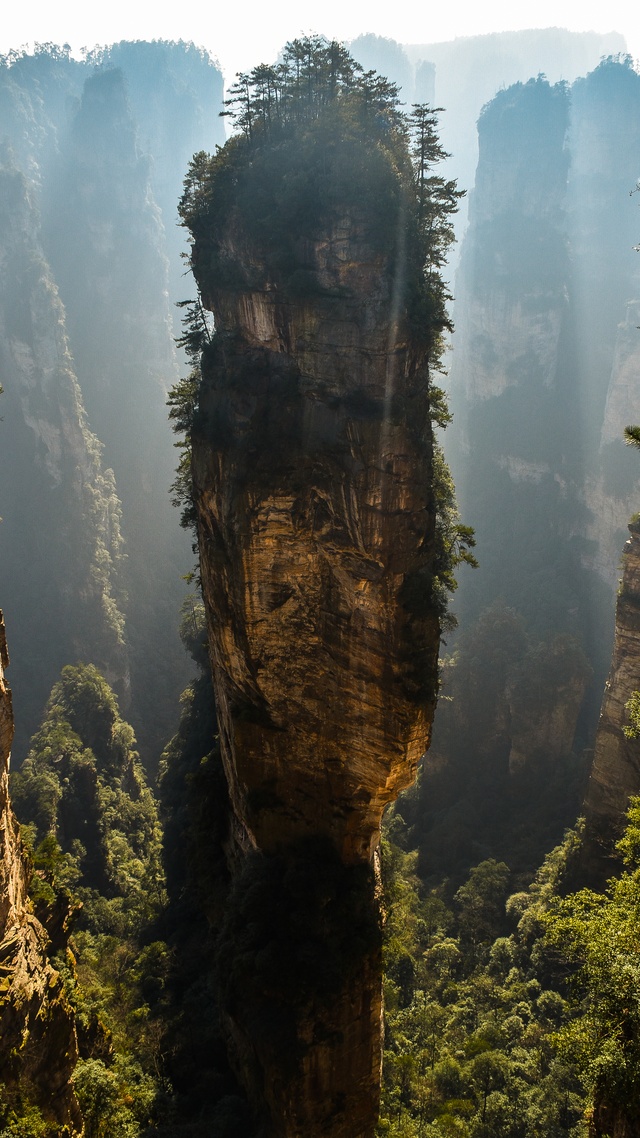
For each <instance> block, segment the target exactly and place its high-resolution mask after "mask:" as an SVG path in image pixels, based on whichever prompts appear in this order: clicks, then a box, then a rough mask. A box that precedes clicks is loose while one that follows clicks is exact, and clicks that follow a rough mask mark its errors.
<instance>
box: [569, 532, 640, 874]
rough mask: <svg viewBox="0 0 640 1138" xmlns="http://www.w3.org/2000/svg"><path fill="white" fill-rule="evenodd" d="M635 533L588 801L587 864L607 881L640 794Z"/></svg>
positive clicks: (627, 553)
mask: <svg viewBox="0 0 640 1138" xmlns="http://www.w3.org/2000/svg"><path fill="white" fill-rule="evenodd" d="M629 532H630V535H631V536H630V537H629V540H628V541H627V544H626V546H625V550H624V554H623V558H622V581H621V584H620V591H619V594H618V601H617V605H616V626H615V640H614V648H613V657H612V660H611V671H610V672H609V677H608V679H607V683H606V687H605V691H604V697H603V701H602V710H601V712H600V720H599V723H598V731H597V735H596V742H595V751H594V756H593V765H592V768H591V774H590V777H589V784H588V787H587V793H586V797H585V803H584V812H585V818H586V825H585V836H584V842H583V849H582V852H581V855H580V858H581V864H582V867H583V870H584V872H585V873H586V874H587V875H588V876H589V877H591V878H594V879H597V881H598V882H599V883H600V884H601V885H604V882H605V881H606V880H607V879H608V878H609V877H611V875H612V873H613V872H615V870H616V869H617V867H618V862H617V860H616V858H615V843H616V841H617V840H618V838H620V837H621V836H622V831H623V829H624V823H625V814H626V811H627V808H628V805H629V797H630V795H635V794H638V793H639V792H640V742H639V741H638V740H637V739H627V737H626V736H625V734H624V727H625V725H626V724H627V723H628V719H629V717H628V714H627V712H626V710H625V704H626V703H627V701H628V700H629V699H630V698H631V695H632V693H633V692H634V691H638V690H640V653H639V652H638V635H639V634H640V523H638V522H635V521H632V522H631V523H630V524H629Z"/></svg>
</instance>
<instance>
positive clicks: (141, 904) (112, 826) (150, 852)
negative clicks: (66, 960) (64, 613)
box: [12, 664, 164, 935]
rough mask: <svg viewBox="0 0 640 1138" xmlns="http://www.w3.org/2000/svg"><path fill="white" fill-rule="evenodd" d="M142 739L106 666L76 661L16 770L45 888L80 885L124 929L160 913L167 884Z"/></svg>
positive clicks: (98, 919) (89, 903)
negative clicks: (139, 750) (123, 712)
mask: <svg viewBox="0 0 640 1138" xmlns="http://www.w3.org/2000/svg"><path fill="white" fill-rule="evenodd" d="M134 746H135V738H134V735H133V731H132V729H131V727H130V726H129V724H128V723H125V722H124V720H122V719H121V718H120V715H119V712H118V705H117V702H116V698H115V696H114V694H113V692H112V691H111V689H110V687H109V685H108V684H107V682H106V681H105V680H104V678H103V677H102V676H101V675H100V673H99V672H98V670H97V668H95V667H93V665H83V664H79V665H77V666H76V667H71V666H68V667H66V668H64V669H63V671H62V675H61V678H60V680H59V681H58V683H57V684H56V685H55V686H54V688H53V690H52V692H51V697H50V699H49V702H48V705H47V711H46V715H45V719H44V722H43V724H42V727H41V728H40V730H39V731H38V733H37V734H36V735H35V736H34V738H33V741H32V747H31V750H30V752H29V755H28V756H27V758H26V760H25V762H24V763H23V766H22V768H21V769H20V771H18V772H16V773H15V774H13V775H12V798H13V802H14V806H15V809H16V812H17V814H18V817H19V818H21V819H22V820H23V821H25V822H29V823H31V824H32V825H33V826H34V827H35V835H34V844H36V845H37V849H36V854H35V868H36V873H35V877H34V884H35V886H36V888H40V885H39V881H47V880H49V881H50V882H51V880H53V879H54V878H55V880H56V881H57V882H58V884H59V885H60V886H61V887H67V886H71V885H72V886H73V887H74V889H75V891H76V892H77V894H78V896H79V897H80V898H81V900H82V902H83V904H84V909H85V919H86V920H88V921H89V922H94V923H95V925H96V927H97V926H99V927H100V928H101V930H102V931H105V932H107V931H114V932H115V931H117V932H119V933H120V934H121V935H128V934H129V933H131V932H134V931H137V930H139V929H140V928H141V927H142V926H143V925H144V923H145V922H146V921H148V920H150V919H151V917H152V915H153V914H154V912H157V911H158V908H159V906H161V904H162V901H163V888H164V886H163V872H162V867H161V861H160V841H161V837H160V825H159V820H158V816H157V808H156V804H155V802H154V799H153V796H152V794H151V791H150V790H149V787H148V786H147V785H146V779H145V776H144V773H143V771H142V767H141V765H140V762H139V759H138V756H137V754H136V752H135V751H134V750H133V747H134ZM38 843H39V844H38ZM56 858H57V861H56ZM43 859H44V860H43ZM46 859H48V861H46ZM45 862H46V864H45ZM63 870H64V871H63Z"/></svg>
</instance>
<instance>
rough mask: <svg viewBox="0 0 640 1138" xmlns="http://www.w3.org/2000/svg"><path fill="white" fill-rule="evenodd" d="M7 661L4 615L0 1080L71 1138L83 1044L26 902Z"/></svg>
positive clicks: (77, 1122) (0, 640) (0, 652)
mask: <svg viewBox="0 0 640 1138" xmlns="http://www.w3.org/2000/svg"><path fill="white" fill-rule="evenodd" d="M8 663H9V656H8V653H7V642H6V636H5V627H4V621H3V619H2V614H1V613H0V1081H1V1082H2V1083H3V1084H4V1085H5V1093H6V1094H7V1095H8V1096H9V1100H11V1097H12V1095H13V1094H14V1092H16V1091H17V1090H18V1089H19V1091H20V1093H21V1095H22V1096H23V1098H25V1099H26V1100H27V1101H29V1100H30V1101H31V1102H33V1103H35V1104H36V1105H38V1106H39V1107H40V1109H41V1110H42V1112H43V1114H44V1117H45V1118H46V1119H47V1120H48V1121H50V1122H53V1123H54V1124H57V1126H58V1130H57V1133H58V1134H59V1135H60V1138H65V1136H69V1138H71V1136H73V1135H76V1134H80V1133H81V1132H82V1119H81V1115H80V1110H79V1107H78V1103H77V1101H76V1098H75V1095H74V1093H73V1089H72V1086H71V1083H70V1078H71V1073H72V1071H73V1068H74V1066H75V1063H76V1061H77V1058H78V1046H77V1039H76V1032H75V1026H74V1019H73V1012H72V1010H71V1008H70V1007H69V1004H68V1003H67V1000H66V997H65V995H64V989H63V984H62V979H61V977H60V974H59V973H58V972H56V970H55V969H54V968H53V967H52V965H51V963H50V961H49V958H48V956H47V947H48V942H49V938H48V935H47V932H46V930H45V929H44V928H43V926H42V925H41V924H40V922H39V921H38V920H37V919H36V917H35V916H34V915H33V912H32V909H31V905H30V902H29V900H28V897H27V884H28V871H27V863H26V859H25V856H24V853H23V850H22V845H21V842H20V832H19V827H18V824H17V822H16V819H15V816H14V814H13V812H12V810H11V804H10V801H9V790H8V783H9V755H10V749H11V742H12V739H13V729H14V728H13V711H12V706H11V692H10V690H9V687H8V686H7V683H6V680H5V675H4V670H5V668H6V667H7V665H8Z"/></svg>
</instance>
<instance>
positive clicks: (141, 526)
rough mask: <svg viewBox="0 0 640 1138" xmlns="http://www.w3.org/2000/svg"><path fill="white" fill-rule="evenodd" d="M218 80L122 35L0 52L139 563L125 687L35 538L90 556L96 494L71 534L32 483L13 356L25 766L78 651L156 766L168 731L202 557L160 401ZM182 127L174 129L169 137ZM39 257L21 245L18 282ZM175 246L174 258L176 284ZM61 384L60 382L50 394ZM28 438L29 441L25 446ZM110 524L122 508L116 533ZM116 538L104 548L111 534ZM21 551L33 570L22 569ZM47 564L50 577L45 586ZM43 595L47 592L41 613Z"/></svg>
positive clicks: (67, 321) (68, 331)
mask: <svg viewBox="0 0 640 1138" xmlns="http://www.w3.org/2000/svg"><path fill="white" fill-rule="evenodd" d="M115 64H118V65H119V66H120V67H121V70H117V68H116V67H115V66H114V65H115ZM221 85H222V77H221V74H220V72H219V70H218V69H217V68H216V67H215V66H214V64H213V62H212V60H211V59H210V58H209V56H208V55H207V53H206V52H202V51H200V50H198V49H196V48H195V47H194V46H193V45H188V44H179V43H167V42H158V43H154V44H145V43H136V44H126V43H121V44H118V45H115V46H114V47H112V48H104V49H100V50H99V51H98V50H96V51H94V52H90V53H89V54H88V56H87V59H86V60H85V61H83V62H79V61H75V60H72V59H70V58H69V52H68V50H66V49H64V48H56V47H54V46H52V45H46V46H44V47H41V48H39V49H38V50H37V51H36V52H35V53H34V54H33V55H29V54H27V53H25V52H20V51H18V52H14V53H10V55H9V56H7V57H6V58H0V107H1V109H2V138H3V147H4V149H3V155H4V157H3V162H4V165H5V166H6V167H7V168H8V169H9V170H16V171H20V173H21V174H22V175H23V177H24V179H25V185H26V193H27V195H28V198H29V202H30V208H31V210H32V215H31V220H30V225H31V232H32V244H33V243H35V245H34V248H35V247H36V246H37V256H38V257H39V258H40V259H42V260H44V261H46V265H47V268H46V275H47V281H48V290H49V296H50V298H52V297H53V295H54V292H55V293H56V294H57V295H56V298H55V304H56V305H57V312H58V315H57V316H56V320H57V321H58V323H60V322H62V323H63V324H64V335H65V337H66V343H67V346H66V347H65V351H66V352H67V353H68V356H69V360H70V359H71V358H72V360H73V362H72V363H70V362H69V361H68V362H69V366H70V367H71V369H72V370H73V373H74V376H75V381H74V382H75V383H76V385H77V387H79V389H80V394H79V396H78V398H80V400H81V402H82V403H83V404H84V407H85V408H86V411H87V414H88V416H89V422H90V425H91V429H92V431H94V432H95V433H96V435H97V436H98V438H99V439H100V442H101V443H102V444H103V446H104V447H105V461H104V465H105V466H107V467H109V468H110V469H112V470H114V472H115V480H116V484H117V492H118V495H119V497H120V499H121V501H122V505H123V517H122V532H123V535H124V538H125V541H126V553H127V558H126V561H124V562H123V561H121V562H120V566H119V568H120V582H119V584H120V593H119V604H120V611H121V613H124V615H125V617H126V618H127V622H126V623H127V627H126V630H125V633H124V637H125V639H126V642H127V654H128V660H129V662H130V677H131V680H130V682H129V679H128V678H127V677H126V675H125V670H124V665H121V666H120V671H119V672H118V669H117V668H116V667H115V666H114V663H113V661H112V660H111V659H110V658H109V657H108V654H107V653H106V652H105V650H104V647H103V645H102V643H101V642H99V640H98V638H95V643H94V633H93V632H90V631H89V628H88V627H87V635H86V636H85V638H84V639H83V640H78V642H77V643H74V644H73V646H72V647H69V643H68V642H69V637H68V636H67V633H66V628H65V625H66V623H67V621H66V612H67V609H69V608H72V607H73V606H75V607H76V609H77V610H78V614H80V610H81V609H82V608H83V607H86V596H85V593H88V592H90V590H89V588H88V586H87V588H86V589H85V591H84V592H83V591H82V589H80V590H79V589H78V587H77V576H78V575H77V574H76V573H75V572H74V571H73V567H72V571H71V572H69V573H66V572H59V571H58V562H57V560H56V556H55V554H54V556H53V557H52V558H51V559H50V560H49V562H48V563H47V564H46V569H45V560H44V559H43V557H42V555H41V554H38V555H37V556H36V554H35V552H34V551H33V546H34V544H36V543H40V545H41V546H44V547H46V548H47V549H55V547H57V545H58V543H60V544H61V545H64V547H65V552H66V557H67V558H68V559H69V560H70V561H73V559H75V562H76V563H78V564H79V565H82V564H84V561H85V559H86V553H85V548H84V544H83V542H84V538H83V537H82V529H83V527H84V529H85V530H86V531H87V532H91V530H92V526H93V524H94V523H93V521H92V518H91V516H90V513H89V512H88V510H87V508H86V506H85V516H84V518H83V519H82V520H79V524H78V526H77V528H76V529H74V531H73V533H72V532H71V529H70V525H71V522H70V519H71V516H72V515H73V508H72V507H71V506H70V505H69V509H68V518H67V520H65V521H64V522H61V520H60V514H59V511H57V510H52V509H51V508H50V503H49V499H48V498H47V494H43V495H38V493H37V492H34V495H32V494H31V493H30V491H28V492H27V493H26V494H25V493H24V492H19V488H21V487H27V488H28V487H29V486H30V484H31V481H32V479H33V474H32V471H33V466H34V463H33V461H32V458H31V453H32V452H31V446H30V442H29V439H30V430H31V428H30V427H29V426H28V425H27V424H26V423H24V422H22V420H21V418H20V415H21V412H20V411H19V410H16V409H19V408H21V406H22V403H25V402H27V401H28V399H29V398H32V396H28V395H27V390H28V387H29V383H31V380H30V379H29V378H28V376H27V375H26V372H25V369H24V367H21V368H20V367H18V366H17V365H14V364H13V363H9V362H7V363H6V367H5V369H4V370H3V375H2V381H3V384H4V387H5V389H6V396H5V398H4V401H3V402H4V413H5V418H6V421H7V422H9V421H10V422H11V434H12V436H14V437H15V441H16V445H15V448H14V447H3V448H2V449H1V450H0V485H2V487H3V490H4V488H7V493H6V496H4V495H3V497H2V501H1V502H0V515H3V516H4V517H5V520H6V524H5V528H4V533H3V534H0V541H2V543H3V549H4V551H5V565H7V564H8V562H7V560H6V558H7V557H8V558H9V560H10V561H11V565H12V568H11V572H10V575H9V572H8V571H7V577H9V579H8V580H5V579H4V577H3V582H2V583H3V586H4V587H5V597H6V600H5V611H6V613H7V620H8V622H9V624H10V627H11V629H12V630H13V629H15V632H14V638H13V641H14V649H13V658H14V686H15V687H16V691H17V694H18V697H19V698H18V705H19V707H20V721H19V723H18V732H17V738H16V745H15V749H14V755H15V758H16V760H17V761H20V760H21V759H22V758H23V756H24V753H25V748H26V741H27V739H28V737H29V736H30V735H31V734H32V733H33V732H34V731H35V729H36V727H37V724H38V722H39V719H40V716H41V713H42V710H43V707H44V701H45V698H46V693H47V691H48V690H50V689H51V686H52V684H53V682H54V680H55V678H56V676H57V675H58V674H59V671H60V668H61V666H62V665H63V664H65V663H73V662H75V661H76V660H77V659H78V658H79V657H82V658H84V659H86V660H92V661H93V662H94V663H95V664H97V665H98V666H99V667H100V668H101V670H103V671H105V674H106V675H107V676H108V678H109V680H110V682H113V683H115V684H116V686H117V689H118V693H119V696H120V698H121V699H122V700H123V706H124V707H125V708H126V710H127V714H129V715H130V717H131V718H132V719H133V721H134V722H135V726H136V729H137V731H138V737H139V739H140V744H141V750H142V752H143V755H144V758H145V761H151V762H155V761H157V758H158V755H159V753H160V751H161V749H162V746H163V744H164V742H165V741H166V738H167V737H168V735H169V734H170V732H171V730H172V727H173V718H174V716H175V709H176V705H177V700H178V696H179V693H180V691H181V690H182V688H183V687H184V685H185V683H186V681H187V677H188V665H187V664H186V661H185V657H184V653H183V651H182V648H181V645H180V642H179V639H178V635H177V622H178V615H177V614H178V610H179V605H180V600H181V597H182V594H183V591H184V587H183V584H182V580H181V578H182V575H183V574H184V573H185V572H187V571H188V570H189V569H190V567H191V563H192V555H191V551H190V548H189V543H188V540H187V539H186V538H185V536H184V535H183V534H181V532H180V530H179V528H178V527H177V525H176V524H175V514H174V513H173V511H172V509H171V506H170V501H169V494H168V489H169V485H170V483H171V481H172V477H173V462H174V458H173V456H174V451H173V447H172V440H171V435H170V431H169V428H168V425H167V418H166V408H165V405H164V404H165V399H166V393H167V391H168V389H169V387H170V386H171V384H172V383H173V382H174V381H175V378H176V375H177V361H176V352H175V348H174V344H173V340H172V334H173V332H174V330H175V329H174V314H173V310H172V302H173V301H175V300H181V299H183V298H184V296H185V294H186V295H187V296H188V295H189V294H190V293H192V292H193V285H191V286H189V285H188V284H187V285H185V283H184V281H183V280H182V268H181V265H180V257H179V250H180V248H181V247H182V245H183V237H182V235H181V233H180V231H179V229H178V226H177V225H176V223H175V221H176V203H177V199H178V196H179V188H180V185H181V182H182V178H183V175H184V167H185V165H186V161H187V157H188V155H189V154H190V153H191V152H192V150H193V149H194V148H195V149H197V148H200V147H202V146H207V147H208V148H213V146H214V145H215V142H216V141H218V140H222V137H223V133H224V132H223V130H222V126H221V124H220V120H219V119H218V117H217V114H216V112H217V110H218V105H219V98H220V95H221ZM128 90H129V92H130V97H129V96H128V94H127V91H128ZM177 120H179V121H180V123H181V125H180V128H179V130H178V128H177V126H176V122H177ZM169 131H172V132H174V133H178V134H179V141H177V142H175V143H174V144H173V145H170V144H169V138H168V132H169ZM154 193H155V194H157V195H158V196H159V198H160V204H161V207H162V210H163V211H164V218H163V217H162V216H161V213H160V211H159V208H158V205H157V204H156V202H155V200H154ZM30 256H31V254H30V252H29V251H28V250H25V257H26V261H25V267H23V269H22V270H21V271H22V275H23V276H24V275H25V274H26V273H27V269H26V264H27V263H31V262H29V257H30ZM168 256H171V258H172V259H173V262H174V273H173V276H172V277H171V278H170V276H169V270H168ZM25 312H26V309H24V308H22V309H21V307H20V305H18V304H16V303H13V304H10V303H9V302H7V305H6V306H5V310H4V314H3V329H2V341H3V346H2V349H1V350H3V351H4V353H5V354H6V355H8V356H10V355H11V354H12V352H13V348H12V346H11V344H12V342H13V341H16V340H21V341H24V340H25V333H24V325H25V319H26V317H25ZM37 321H38V331H37V333H36V335H38V334H39V335H40V336H41V337H44V338H46V337H48V336H50V334H51V336H53V332H51V330H50V328H49V325H48V323H47V321H49V316H48V315H47V310H46V309H45V307H44V306H43V305H41V306H40V310H39V311H38V314H37ZM58 354H59V355H60V358H62V356H61V352H59V353H58ZM51 358H52V360H53V358H54V353H52V355H51ZM65 366H66V365H65ZM52 374H53V373H52ZM56 382H57V381H56V380H54V379H52V381H51V384H50V391H51V398H54V394H55V389H56ZM64 398H65V396H64V392H63V390H62V388H61V391H60V399H61V400H64ZM83 414H84V412H83ZM16 415H17V417H16ZM38 415H39V422H40V433H41V435H43V436H44V435H45V434H47V432H48V434H49V435H50V436H51V437H53V436H54V435H55V433H56V431H57V430H58V424H57V420H56V416H55V412H52V416H53V417H52V419H51V422H49V420H48V418H47V416H48V410H47V408H46V407H44V406H42V407H40V408H39V412H38ZM22 436H24V437H25V439H26V443H25V445H23V446H20V445H18V438H19V437H22ZM69 446H70V448H71V441H70V444H69ZM61 453H62V455H63V459H64V461H68V462H69V466H70V468H71V467H72V465H73V463H74V462H75V464H76V466H77V467H81V465H82V463H81V462H80V460H79V457H78V453H77V449H76V451H74V452H73V454H72V452H71V449H69V454H68V456H66V457H65V446H64V443H63V444H62V446H61ZM111 492H113V487H112V491H111ZM39 502H41V503H42V508H39ZM32 508H33V509H34V512H33V513H32V512H31V511H32ZM76 513H77V510H76ZM115 520H116V519H115V516H114V517H112V519H111V523H112V532H113V534H114V538H113V540H116V535H115V529H113V525H114V524H115ZM9 522H11V525H9ZM74 524H75V523H74ZM36 535H39V536H37V537H36ZM105 540H106V544H107V545H109V542H110V541H111V540H112V539H111V538H110V537H109V538H107V539H105ZM117 541H118V542H119V541H120V538H119V536H118V537H117ZM110 552H111V550H110ZM16 561H19V562H20V563H21V565H22V566H23V570H24V571H23V572H21V571H15V569H14V568H13V566H14V564H15V562H16ZM35 563H37V567H34V566H35ZM3 572H4V570H3ZM100 572H102V569H101V570H100ZM38 574H39V575H40V578H42V580H40V581H39V584H38V587H37V588H32V587H31V585H32V581H33V579H34V577H36V576H37V575H38ZM94 591H95V590H94ZM125 593H126V595H127V597H128V603H125V600H124V594H125ZM39 598H41V599H43V600H44V604H43V605H42V607H43V608H45V612H44V614H43V613H41V611H40V610H41V605H40V601H39ZM61 609H62V611H63V613H65V620H64V621H63V622H62V624H63V628H62V631H61V632H60V635H59V636H58V637H56V635H51V636H50V635H48V633H47V635H46V645H47V647H46V649H45V650H44V651H41V650H39V651H38V652H37V653H36V652H35V650H34V646H35V644H36V637H35V636H34V635H32V633H33V625H34V622H36V621H39V620H42V621H43V623H44V624H45V625H46V621H47V620H48V618H49V614H54V613H55V612H56V611H60V610H61ZM125 609H126V612H125ZM78 619H80V615H78ZM94 623H95V621H94ZM120 633H121V635H122V628H121V630H120ZM40 639H41V642H42V640H43V638H42V637H41V638H40ZM27 673H28V674H29V676H30V678H31V680H32V681H33V682H31V683H30V684H29V687H28V689H27V688H26V687H25V686H23V677H24V676H26V674H27Z"/></svg>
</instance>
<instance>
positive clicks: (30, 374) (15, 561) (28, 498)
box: [0, 167, 128, 747]
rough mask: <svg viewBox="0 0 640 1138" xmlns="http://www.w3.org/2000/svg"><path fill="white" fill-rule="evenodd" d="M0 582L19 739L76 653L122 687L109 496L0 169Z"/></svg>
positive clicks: (105, 473)
mask: <svg viewBox="0 0 640 1138" xmlns="http://www.w3.org/2000/svg"><path fill="white" fill-rule="evenodd" d="M0 181H1V184H2V195H1V203H2V204H1V206H0V247H1V250H2V252H1V254H0V369H1V374H2V379H3V386H4V388H5V394H4V395H3V397H2V418H3V422H2V423H1V424H0V433H1V436H2V446H1V448H0V472H1V483H0V485H1V489H0V511H1V513H2V517H3V521H2V524H1V525H0V551H1V556H0V582H1V583H2V588H3V591H4V594H5V596H6V612H7V619H8V621H9V622H10V629H11V633H12V634H13V638H14V640H15V643H16V654H17V662H16V664H15V667H14V672H15V683H14V690H15V692H16V693H17V697H18V699H19V706H20V719H19V722H20V731H19V744H20V746H22V747H24V745H25V742H26V736H27V733H28V730H29V727H30V725H31V724H32V723H34V722H36V721H37V718H38V716H39V714H40V711H41V708H42V706H43V705H44V701H45V699H46V692H47V685H48V681H49V677H50V675H51V674H52V673H53V674H55V671H56V670H59V669H60V667H62V665H63V664H64V663H66V662H67V661H69V660H75V659H77V657H78V656H86V657H89V658H92V659H94V660H95V661H97V662H98V663H99V664H100V666H101V667H102V668H103V669H104V670H105V672H106V673H107V674H108V675H109V677H110V678H111V680H112V682H114V683H116V685H117V686H118V687H119V689H120V690H121V691H126V689H127V683H128V670H127V667H128V665H127V659H126V651H125V645H124V636H123V618H122V613H121V609H120V608H119V604H120V605H121V604H122V601H121V598H120V596H119V582H118V570H119V567H120V562H121V556H122V539H121V535H120V503H119V501H118V498H117V496H116V490H115V485H114V480H113V474H112V472H111V471H110V470H104V468H103V466H102V461H101V447H100V444H99V442H98V440H97V439H96V437H95V435H93V434H92V433H91V431H90V430H89V428H88V426H87V421H86V415H85V412H84V407H83V403H82V397H81V394H80V390H79V387H78V382H77V378H76V374H75V372H74V368H73V362H72V359H71V355H70V351H69V342H68V339H67V334H66V326H65V314H64V309H63V307H62V305H61V303H60V300H59V297H58V293H57V290H56V288H55V284H54V282H53V279H52V274H51V270H50V267H49V265H48V263H47V261H46V258H45V256H44V253H43V249H42V243H41V238H40V230H39V224H38V215H37V210H36V207H35V205H34V201H33V194H32V193H31V192H30V191H29V189H28V185H27V183H26V181H25V179H24V177H23V176H22V174H20V173H19V172H18V171H17V170H16V169H15V168H11V167H9V168H8V167H2V168H0Z"/></svg>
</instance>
